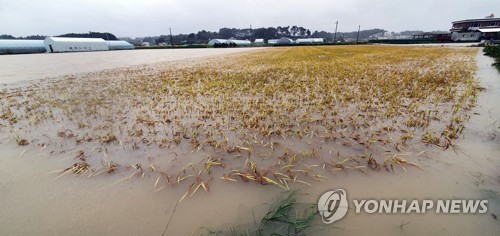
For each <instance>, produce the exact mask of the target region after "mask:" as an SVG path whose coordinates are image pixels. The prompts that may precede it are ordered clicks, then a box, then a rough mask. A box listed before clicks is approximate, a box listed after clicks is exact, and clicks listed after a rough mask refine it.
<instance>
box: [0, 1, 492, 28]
mask: <svg viewBox="0 0 500 236" xmlns="http://www.w3.org/2000/svg"><path fill="white" fill-rule="evenodd" d="M495 9H496V10H498V9H500V3H499V2H498V1H497V0H475V1H472V0H330V1H328V0H301V1H299V0H0V34H11V35H14V36H27V35H33V34H40V35H59V34H64V33H71V32H74V33H83V32H88V31H98V32H111V33H113V34H115V35H116V36H118V37H124V36H131V37H139V36H156V35H161V34H168V28H169V27H171V28H172V33H173V34H179V33H191V32H197V31H199V30H203V29H206V30H210V31H217V30H218V29H219V28H222V27H229V28H248V27H250V24H251V25H252V27H253V28H259V27H271V26H273V27H276V26H292V25H297V26H303V27H305V28H309V29H310V30H311V31H314V30H319V31H320V30H325V31H330V32H333V31H334V29H335V21H339V26H338V30H339V31H340V32H348V31H355V30H357V28H358V25H361V28H362V29H371V28H383V29H385V30H389V31H403V30H417V29H418V30H424V31H431V30H449V29H450V27H451V22H452V21H455V20H462V19H469V18H483V17H485V16H487V15H489V14H491V13H497V17H498V16H500V12H492V11H493V10H495Z"/></svg>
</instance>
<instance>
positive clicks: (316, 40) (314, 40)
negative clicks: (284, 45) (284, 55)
mask: <svg viewBox="0 0 500 236" xmlns="http://www.w3.org/2000/svg"><path fill="white" fill-rule="evenodd" d="M296 42H297V43H298V44H301V43H302V44H303V43H324V42H325V41H324V40H323V38H305V39H297V40H296Z"/></svg>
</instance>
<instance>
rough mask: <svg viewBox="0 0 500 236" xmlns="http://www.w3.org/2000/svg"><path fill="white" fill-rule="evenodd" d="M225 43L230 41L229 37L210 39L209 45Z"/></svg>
mask: <svg viewBox="0 0 500 236" xmlns="http://www.w3.org/2000/svg"><path fill="white" fill-rule="evenodd" d="M223 43H228V42H227V39H212V40H210V41H208V45H214V44H223Z"/></svg>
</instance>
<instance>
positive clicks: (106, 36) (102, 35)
mask: <svg viewBox="0 0 500 236" xmlns="http://www.w3.org/2000/svg"><path fill="white" fill-rule="evenodd" d="M46 37H47V36H46V35H30V36H26V37H14V36H12V35H9V34H2V35H0V39H30V40H37V39H38V40H44V39H45V38H46ZM56 37H66V38H102V39H104V40H118V38H117V37H116V36H115V35H114V34H112V33H108V32H104V33H101V32H88V33H68V34H61V35H57V36H56Z"/></svg>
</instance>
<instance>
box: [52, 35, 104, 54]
mask: <svg viewBox="0 0 500 236" xmlns="http://www.w3.org/2000/svg"><path fill="white" fill-rule="evenodd" d="M44 44H45V49H46V50H47V52H88V51H108V50H109V47H108V43H107V42H106V41H104V39H100V38H62V37H47V38H45V40H44Z"/></svg>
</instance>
